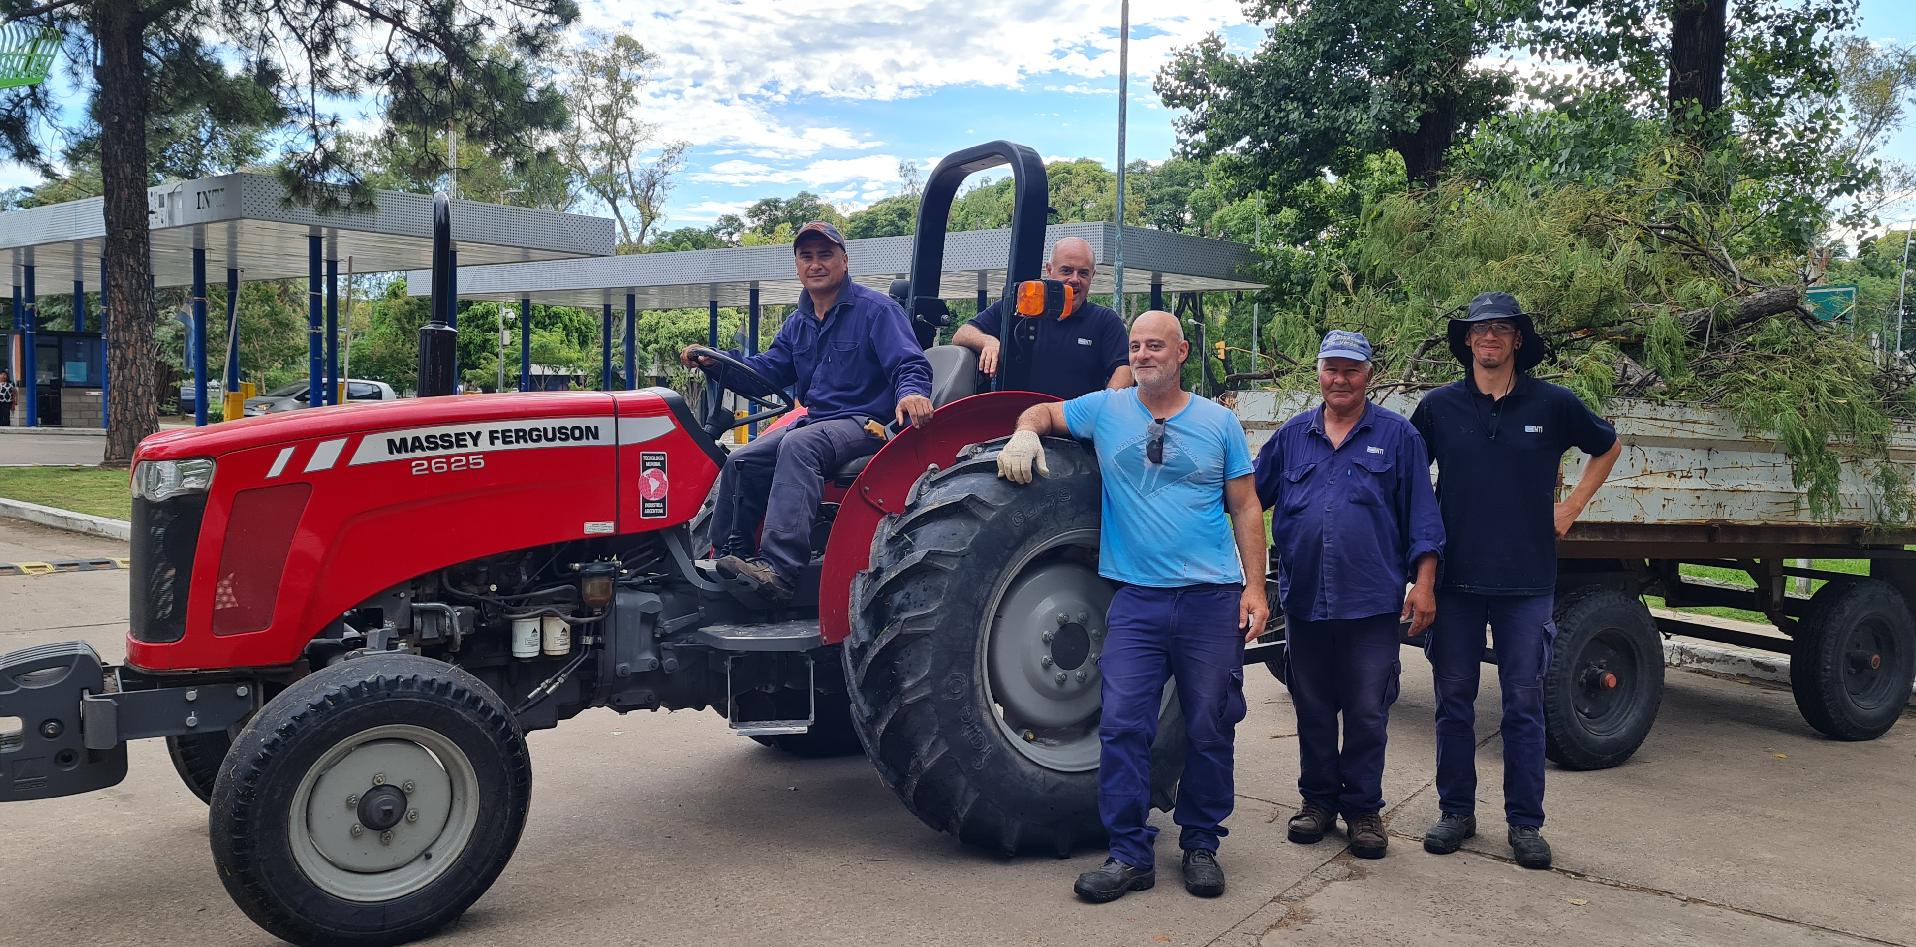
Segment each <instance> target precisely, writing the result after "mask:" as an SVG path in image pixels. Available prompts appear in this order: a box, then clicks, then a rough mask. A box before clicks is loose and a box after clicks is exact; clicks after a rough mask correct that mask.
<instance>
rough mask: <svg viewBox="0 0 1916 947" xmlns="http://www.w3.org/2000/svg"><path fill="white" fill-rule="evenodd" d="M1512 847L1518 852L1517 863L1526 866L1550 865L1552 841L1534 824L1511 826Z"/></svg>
mask: <svg viewBox="0 0 1916 947" xmlns="http://www.w3.org/2000/svg"><path fill="white" fill-rule="evenodd" d="M1510 849H1511V851H1514V852H1516V853H1517V864H1519V865H1522V866H1524V867H1525V868H1549V867H1550V843H1549V842H1546V841H1544V840H1543V833H1542V832H1540V831H1539V830H1538V829H1537V827H1536V826H1534V825H1513V826H1511V827H1510Z"/></svg>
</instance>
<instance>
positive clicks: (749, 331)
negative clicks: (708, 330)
mask: <svg viewBox="0 0 1916 947" xmlns="http://www.w3.org/2000/svg"><path fill="white" fill-rule="evenodd" d="M745 354H747V355H757V354H758V281H757V280H753V281H752V288H751V290H750V292H749V293H748V294H747V296H746V297H745ZM745 436H746V437H747V438H753V437H757V436H758V422H757V421H753V422H752V427H751V430H749V431H747V432H745Z"/></svg>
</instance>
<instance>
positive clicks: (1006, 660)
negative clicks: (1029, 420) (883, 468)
mask: <svg viewBox="0 0 1916 947" xmlns="http://www.w3.org/2000/svg"><path fill="white" fill-rule="evenodd" d="M1046 450H1047V454H1048V466H1049V468H1050V470H1051V471H1052V473H1051V475H1050V476H1049V477H1046V478H1044V479H1042V480H1040V481H1039V482H1037V483H1034V484H1032V485H1029V486H1019V485H1017V484H1013V483H1009V482H1007V481H1004V480H1001V479H999V477H998V475H997V460H996V452H995V450H990V449H973V450H971V451H969V452H968V454H967V455H961V456H960V458H959V460H958V462H957V464H955V465H954V466H953V467H952V468H951V469H949V470H944V471H937V472H933V473H928V474H927V475H926V477H925V478H924V479H922V480H920V481H919V483H918V484H917V486H916V487H915V488H914V489H913V491H912V499H911V501H910V506H909V509H908V510H907V511H906V512H905V513H904V514H902V515H897V516H891V517H888V518H887V519H886V520H885V521H884V522H883V523H882V524H881V525H880V526H879V528H878V532H877V536H876V537H875V538H874V540H873V543H872V556H873V562H872V568H871V569H870V570H869V571H867V572H865V573H862V574H861V575H860V576H859V577H858V579H857V580H856V582H855V583H854V585H853V589H852V595H853V602H854V607H855V611H854V618H853V629H852V634H851V638H850V639H849V640H848V641H847V643H846V648H845V665H846V674H847V678H848V679H849V681H850V682H851V695H852V700H851V711H852V720H853V722H854V723H855V724H856V725H857V727H858V729H859V732H860V735H861V737H862V738H863V741H864V744H865V749H866V753H867V755H868V756H870V757H871V759H872V762H873V763H874V764H875V765H876V766H877V768H878V772H879V774H880V776H881V777H882V778H883V779H884V781H885V783H886V784H887V785H888V786H890V787H891V789H892V791H893V792H895V793H897V794H898V796H899V798H900V799H902V800H904V802H905V806H906V807H907V808H909V809H910V810H911V811H912V813H913V814H915V815H917V816H918V817H919V818H920V819H922V820H923V821H924V822H925V823H926V824H928V825H930V826H932V827H933V828H936V829H939V830H941V831H946V832H951V833H953V834H955V835H957V836H958V837H959V839H960V840H962V841H964V842H965V843H967V844H971V845H976V846H979V847H982V848H988V849H992V850H996V851H1001V852H1005V853H1008V854H1009V853H1017V852H1044V853H1049V854H1054V855H1060V856H1062V855H1066V854H1069V853H1070V852H1071V851H1072V850H1074V849H1075V848H1078V847H1080V846H1085V845H1091V844H1095V843H1098V842H1101V841H1102V839H1103V837H1104V831H1103V827H1102V825H1101V824H1100V822H1099V819H1098V791H1097V777H1098V773H1097V770H1098V756H1099V742H1098V716H1099V707H1100V703H1101V696H1100V687H1101V685H1102V675H1101V674H1100V672H1099V662H1100V660H1101V657H1102V652H1103V646H1104V639H1105V633H1106V627H1105V610H1106V608H1107V606H1108V605H1109V603H1110V601H1111V595H1112V591H1113V589H1112V587H1111V583H1109V582H1108V581H1106V580H1105V579H1103V578H1101V577H1100V576H1099V575H1098V565H1097V555H1098V511H1099V499H1100V482H1099V478H1098V469H1097V461H1096V459H1095V457H1094V456H1092V455H1091V454H1090V453H1089V452H1087V451H1086V450H1085V449H1084V448H1083V447H1082V446H1080V445H1078V444H1076V443H1075V442H1071V441H1064V440H1055V439H1054V440H1049V441H1047V442H1046ZM1185 752H1186V741H1185V735H1184V721H1183V716H1182V714H1181V713H1180V711H1179V708H1178V702H1177V699H1176V696H1175V693H1174V692H1173V689H1172V688H1169V687H1167V688H1166V692H1165V697H1164V704H1163V709H1162V710H1161V712H1160V717H1159V725H1158V735H1157V740H1156V743H1155V744H1154V745H1153V747H1152V756H1153V759H1152V767H1151V770H1152V782H1153V786H1152V791H1153V802H1154V803H1155V804H1156V805H1158V806H1159V807H1160V808H1168V807H1169V806H1170V805H1171V804H1172V802H1173V801H1174V797H1175V793H1176V785H1177V778H1178V775H1179V773H1180V771H1181V770H1182V769H1183V762H1184V756H1185Z"/></svg>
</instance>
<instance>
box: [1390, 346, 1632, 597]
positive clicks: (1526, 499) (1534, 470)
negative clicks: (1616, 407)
mask: <svg viewBox="0 0 1916 947" xmlns="http://www.w3.org/2000/svg"><path fill="white" fill-rule="evenodd" d="M1410 423H1411V424H1412V425H1413V426H1415V427H1416V428H1417V432H1418V433H1419V434H1422V435H1423V436H1424V443H1425V444H1426V445H1428V446H1429V447H1430V459H1431V461H1432V462H1433V463H1435V464H1436V465H1437V506H1438V509H1439V510H1441V511H1442V512H1443V516H1444V535H1445V536H1446V542H1445V544H1444V559H1443V564H1442V575H1441V578H1440V579H1439V584H1440V585H1442V586H1443V587H1444V588H1454V589H1457V590H1459V591H1464V592H1476V593H1479V594H1484V595H1544V594H1547V593H1550V592H1553V591H1555V590H1556V585H1557V526H1556V504H1557V471H1558V469H1559V467H1560V465H1561V464H1562V463H1563V452H1564V451H1566V450H1569V449H1570V448H1572V447H1575V448H1577V449H1579V450H1581V451H1583V452H1584V453H1586V454H1590V455H1592V456H1595V455H1597V454H1601V453H1604V452H1605V451H1608V450H1609V449H1610V446H1611V445H1612V444H1615V443H1616V442H1617V432H1616V429H1615V428H1613V427H1611V426H1610V423H1609V422H1608V421H1605V420H1604V419H1602V418H1600V417H1597V416H1596V414H1594V413H1592V412H1591V410H1590V409H1589V408H1587V407H1585V406H1584V403H1583V402H1582V401H1581V400H1579V399H1578V398H1577V396H1576V394H1574V393H1573V392H1571V391H1570V389H1568V388H1564V387H1561V386H1558V385H1553V384H1550V383H1549V382H1545V381H1538V380H1536V379H1534V378H1531V377H1530V376H1528V375H1519V376H1517V384H1516V387H1515V388H1513V389H1511V392H1510V394H1508V395H1505V396H1504V397H1503V398H1502V399H1500V400H1492V399H1491V397H1490V396H1489V395H1486V394H1483V393H1482V392H1480V391H1478V390H1477V387H1476V384H1475V383H1474V381H1473V377H1472V376H1466V377H1465V379H1464V380H1463V381H1459V382H1452V383H1451V384H1448V385H1445V386H1444V387H1442V388H1439V389H1437V390H1436V391H1433V392H1431V393H1430V394H1427V395H1425V396H1424V400H1423V401H1422V402H1420V403H1419V404H1418V405H1417V410H1416V411H1414V412H1412V413H1411V416H1410Z"/></svg>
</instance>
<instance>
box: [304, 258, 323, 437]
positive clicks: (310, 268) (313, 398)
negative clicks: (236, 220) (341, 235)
mask: <svg viewBox="0 0 1916 947" xmlns="http://www.w3.org/2000/svg"><path fill="white" fill-rule="evenodd" d="M321 249H322V246H321V237H320V235H319V234H312V235H310V236H308V237H307V238H306V405H307V407H312V408H317V407H319V406H320V405H322V404H325V403H326V402H324V401H322V400H320V399H321V397H322V394H321V391H320V389H322V388H324V387H325V386H326V373H325V371H324V368H323V366H322V365H321V364H320V359H321V358H322V357H323V356H324V355H325V346H324V344H323V342H322V340H321V338H320V333H321V332H322V331H323V329H322V327H321V326H320V317H321V309H322V308H323V307H324V306H325V302H326V299H325V296H326V293H325V288H324V286H325V284H324V283H323V282H322V280H323V279H324V277H322V276H321V275H320V268H319V258H320V251H321Z"/></svg>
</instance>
